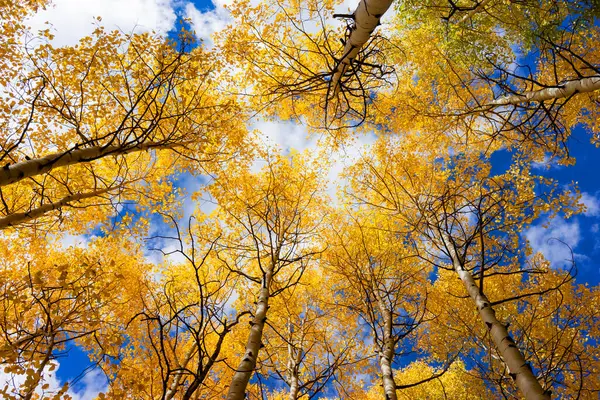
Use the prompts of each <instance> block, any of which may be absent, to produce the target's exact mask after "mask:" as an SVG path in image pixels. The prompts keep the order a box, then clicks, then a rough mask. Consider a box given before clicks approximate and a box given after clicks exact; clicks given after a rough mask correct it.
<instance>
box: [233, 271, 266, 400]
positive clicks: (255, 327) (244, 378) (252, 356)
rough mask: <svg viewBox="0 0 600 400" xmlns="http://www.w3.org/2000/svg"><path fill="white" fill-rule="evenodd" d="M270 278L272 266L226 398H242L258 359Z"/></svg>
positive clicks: (259, 297) (262, 288)
mask: <svg viewBox="0 0 600 400" xmlns="http://www.w3.org/2000/svg"><path fill="white" fill-rule="evenodd" d="M271 278H272V267H271V270H270V271H268V272H267V274H266V276H265V279H264V282H263V286H262V287H261V288H260V293H259V296H258V301H257V303H256V312H255V313H254V319H252V322H250V325H251V326H250V334H249V335H248V342H247V343H246V349H245V351H244V356H243V358H242V361H241V362H240V363H239V365H238V367H237V369H236V371H235V374H234V375H233V378H232V379H231V386H229V392H228V393H227V400H244V398H245V396H246V387H247V386H248V382H249V381H250V377H251V376H252V373H253V372H254V369H255V368H256V360H257V359H258V352H259V350H260V346H261V342H262V334H263V329H264V327H265V322H266V320H267V310H268V308H269V297H270V295H271V294H270V292H269V287H270V286H271Z"/></svg>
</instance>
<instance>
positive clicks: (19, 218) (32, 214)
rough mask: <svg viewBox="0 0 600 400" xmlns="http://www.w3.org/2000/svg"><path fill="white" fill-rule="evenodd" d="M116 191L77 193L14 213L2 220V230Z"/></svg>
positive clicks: (107, 189)
mask: <svg viewBox="0 0 600 400" xmlns="http://www.w3.org/2000/svg"><path fill="white" fill-rule="evenodd" d="M115 189H116V188H114V187H110V188H105V189H101V190H96V191H93V192H84V193H76V194H72V195H69V196H65V197H63V198H62V199H60V200H59V201H57V202H54V203H47V204H44V205H42V206H40V207H37V208H34V209H32V210H29V211H27V212H22V213H14V214H10V215H7V216H6V217H3V218H0V229H4V228H7V227H9V226H15V225H18V224H22V223H24V222H27V221H31V220H33V219H36V218H38V217H40V216H42V215H44V214H45V213H47V212H50V211H54V210H58V209H60V208H62V207H64V206H67V205H70V204H71V203H73V202H76V201H79V200H84V199H89V198H92V197H97V196H100V195H102V194H105V193H107V192H110V191H111V190H115Z"/></svg>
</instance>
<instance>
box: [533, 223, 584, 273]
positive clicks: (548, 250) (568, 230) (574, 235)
mask: <svg viewBox="0 0 600 400" xmlns="http://www.w3.org/2000/svg"><path fill="white" fill-rule="evenodd" d="M545 224H548V226H547V227H546V226H544V225H545ZM524 236H525V239H527V240H528V241H529V243H530V245H531V247H532V249H533V251H534V252H541V253H542V254H543V255H544V256H545V257H546V259H547V260H548V261H549V262H550V264H551V266H552V267H553V268H563V267H568V266H570V264H571V261H572V260H571V257H572V255H571V250H573V251H574V250H575V248H576V247H577V245H578V244H579V242H580V240H581V233H580V229H579V222H578V221H577V220H574V221H573V222H571V223H569V222H567V221H565V220H563V219H559V218H555V219H552V220H551V221H544V223H542V224H540V225H535V226H532V227H531V228H529V229H527V230H526V231H525V233H524ZM561 242H562V243H561ZM574 257H575V258H577V257H578V254H574Z"/></svg>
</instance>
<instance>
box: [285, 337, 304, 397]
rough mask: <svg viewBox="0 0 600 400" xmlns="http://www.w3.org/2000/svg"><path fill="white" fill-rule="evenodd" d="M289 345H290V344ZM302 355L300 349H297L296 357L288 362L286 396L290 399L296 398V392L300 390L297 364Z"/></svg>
mask: <svg viewBox="0 0 600 400" xmlns="http://www.w3.org/2000/svg"><path fill="white" fill-rule="evenodd" d="M290 346H291V345H290ZM301 356H302V350H298V354H296V357H295V358H294V359H292V360H291V362H290V367H291V368H290V376H289V380H290V382H289V384H290V393H289V396H288V398H289V399H290V400H296V399H297V398H298V392H299V391H300V382H299V379H298V366H299V364H300V360H299V359H300V358H301Z"/></svg>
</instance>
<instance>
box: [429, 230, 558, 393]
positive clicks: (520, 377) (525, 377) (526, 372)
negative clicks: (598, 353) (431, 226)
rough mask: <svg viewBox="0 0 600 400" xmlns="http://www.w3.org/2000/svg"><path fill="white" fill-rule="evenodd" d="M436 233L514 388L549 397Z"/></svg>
mask: <svg viewBox="0 0 600 400" xmlns="http://www.w3.org/2000/svg"><path fill="white" fill-rule="evenodd" d="M440 234H441V235H442V239H443V241H444V242H445V244H446V248H447V249H448V251H449V253H450V258H452V265H453V267H454V270H455V271H456V273H457V274H458V276H459V277H460V280H461V281H462V282H463V284H464V285H465V288H466V289H467V292H468V293H469V296H470V297H471V299H472V300H473V302H474V303H475V305H476V307H477V310H478V311H479V315H480V316H481V319H482V320H483V322H484V323H485V325H486V326H487V328H488V330H489V332H490V336H491V337H492V340H493V341H494V344H495V345H496V349H498V352H499V353H500V355H501V357H502V358H503V359H504V362H505V363H506V366H507V367H508V370H509V371H510V374H511V376H512V377H513V379H514V380H515V382H516V384H517V387H518V388H519V390H521V392H522V393H523V395H524V396H525V399H526V400H549V399H550V395H549V394H548V393H547V392H545V391H544V389H543V388H542V386H541V385H540V383H539V382H538V380H537V378H536V377H535V375H533V371H532V370H531V367H530V366H529V364H528V363H527V362H526V361H525V358H524V357H523V355H522V354H521V352H520V351H519V348H518V347H517V345H516V343H515V342H514V340H513V339H512V337H511V336H510V334H509V333H508V331H507V329H506V326H505V325H504V324H502V323H501V322H500V321H499V320H498V319H497V318H496V312H495V311H494V309H493V308H492V306H491V303H490V301H489V300H488V298H487V297H486V296H485V294H483V293H480V291H479V287H478V286H477V284H476V283H475V279H473V275H471V273H470V272H469V271H467V270H466V269H465V268H464V265H463V262H462V260H461V259H460V258H459V256H458V254H457V253H456V250H455V249H454V247H453V246H452V241H451V240H450V237H449V236H448V235H446V234H444V233H442V232H441V231H440Z"/></svg>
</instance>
